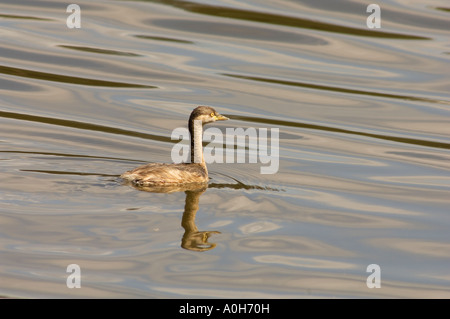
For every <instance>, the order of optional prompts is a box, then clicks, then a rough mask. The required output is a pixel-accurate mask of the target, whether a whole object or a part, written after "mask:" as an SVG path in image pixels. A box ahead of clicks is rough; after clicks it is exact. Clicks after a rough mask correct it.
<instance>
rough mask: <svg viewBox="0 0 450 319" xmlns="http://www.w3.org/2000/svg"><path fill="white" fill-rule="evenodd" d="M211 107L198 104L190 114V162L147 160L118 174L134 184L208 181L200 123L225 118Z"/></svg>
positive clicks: (162, 184) (175, 183)
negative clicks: (151, 161) (153, 161)
mask: <svg viewBox="0 0 450 319" xmlns="http://www.w3.org/2000/svg"><path fill="white" fill-rule="evenodd" d="M225 120H228V118H227V117H225V116H223V115H220V114H219V113H217V112H216V110H214V109H213V108H212V107H209V106H198V107H196V108H195V109H194V110H193V111H192V113H191V116H190V117H189V133H190V134H191V163H181V164H160V163H150V164H146V165H143V166H140V167H138V168H135V169H134V170H131V171H128V172H125V173H123V174H122V175H121V176H120V177H121V178H122V179H124V180H125V181H127V182H131V183H132V184H133V185H135V186H147V187H149V186H150V187H151V186H174V185H182V184H191V183H207V182H208V169H207V168H206V163H205V160H204V158H203V143H202V142H203V125H204V124H207V123H212V122H215V121H225Z"/></svg>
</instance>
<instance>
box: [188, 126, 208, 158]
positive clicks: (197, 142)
mask: <svg viewBox="0 0 450 319" xmlns="http://www.w3.org/2000/svg"><path fill="white" fill-rule="evenodd" d="M189 132H190V133H191V163H198V164H200V163H201V164H203V165H205V159H204V158H203V123H202V121H201V120H194V121H189Z"/></svg>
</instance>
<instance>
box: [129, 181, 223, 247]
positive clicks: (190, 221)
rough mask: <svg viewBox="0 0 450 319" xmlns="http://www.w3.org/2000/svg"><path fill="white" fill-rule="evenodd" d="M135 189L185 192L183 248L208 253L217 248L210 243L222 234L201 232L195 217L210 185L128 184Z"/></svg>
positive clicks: (158, 191) (182, 222) (182, 221)
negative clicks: (212, 236)
mask: <svg viewBox="0 0 450 319" xmlns="http://www.w3.org/2000/svg"><path fill="white" fill-rule="evenodd" d="M127 184H129V185H130V186H132V187H133V188H136V189H138V190H141V191H146V192H151V193H174V192H181V191H184V193H185V194H186V200H185V205H184V213H183V217H182V219H181V226H182V227H183V228H184V234H183V238H182V239H181V247H182V248H184V249H187V250H192V251H207V250H211V249H214V248H215V247H216V244H215V243H210V242H208V239H209V238H210V237H211V235H213V234H220V232H219V231H199V230H198V227H197V225H196V224H195V216H196V214H197V211H198V209H199V201H200V196H201V195H202V194H203V193H204V192H205V191H206V189H207V188H208V185H205V184H203V183H201V184H190V185H177V186H137V185H134V184H132V183H127Z"/></svg>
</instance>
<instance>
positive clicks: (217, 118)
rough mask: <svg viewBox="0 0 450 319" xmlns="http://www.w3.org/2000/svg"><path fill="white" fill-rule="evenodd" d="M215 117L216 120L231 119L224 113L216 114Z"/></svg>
mask: <svg viewBox="0 0 450 319" xmlns="http://www.w3.org/2000/svg"><path fill="white" fill-rule="evenodd" d="M215 119H216V121H226V120H229V118H228V117H226V116H223V115H220V114H216V116H215Z"/></svg>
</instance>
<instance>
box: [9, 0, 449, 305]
mask: <svg viewBox="0 0 450 319" xmlns="http://www.w3.org/2000/svg"><path fill="white" fill-rule="evenodd" d="M77 4H79V5H80V7H81V28H80V29H69V28H67V26H66V19H67V17H68V15H69V13H66V4H62V3H61V2H59V1H15V0H14V1H13V0H7V1H2V4H1V6H0V33H1V38H2V41H1V43H0V57H1V58H0V96H1V98H0V179H1V181H2V182H1V183H0V225H1V228H0V229H1V232H0V295H1V296H6V297H25V298H27V297H30V298H42V297H48V298H54V297H59V298H61V297H62V298H74V297H87V298H96V297H103V298H112V297H121V298H123V297H138V298H185V297H189V298H309V297H338V298H360V297H364V298H365V297H368V298H385V297H388V298H392V297H393V298H449V297H450V272H449V269H450V268H449V266H450V232H449V228H450V211H449V207H450V197H449V190H450V139H449V136H450V125H449V124H450V94H449V87H450V76H449V72H448V70H449V62H450V49H449V46H448V45H449V35H450V33H449V27H450V16H449V9H450V7H449V5H448V3H447V1H443V0H442V1H432V2H429V1H422V2H420V1H419V2H417V1H416V2H414V4H406V3H404V2H403V1H390V2H389V3H385V4H380V6H381V10H382V11H381V17H382V28H381V29H369V28H367V26H366V18H367V16H368V15H369V13H366V6H367V4H366V3H365V2H363V1H339V2H336V1H276V2H273V1H251V0H247V1H240V2H236V1H227V0H224V1H176V0H161V1H77ZM197 105H211V106H213V107H215V108H216V109H217V110H218V111H219V112H220V113H222V114H224V115H225V116H227V117H229V118H230V121H226V122H220V123H217V125H215V127H217V128H219V129H220V130H221V131H222V132H224V133H225V132H226V128H249V127H253V128H257V129H259V128H267V129H271V128H278V129H279V132H280V134H279V137H280V139H279V154H280V163H279V170H278V172H277V173H275V174H269V175H267V174H261V173H260V168H261V166H264V164H263V163H261V162H258V163H212V164H209V165H208V168H209V171H210V177H211V180H210V183H209V187H208V188H207V189H197V190H189V191H186V192H184V191H180V190H178V191H174V192H171V193H162V192H148V191H146V190H145V189H141V190H138V189H135V188H133V187H130V186H128V185H123V184H122V183H121V181H120V180H119V179H118V176H119V175H120V174H121V173H122V172H124V171H126V170H129V169H131V168H134V167H136V166H138V165H141V164H144V163H147V162H171V157H170V152H171V149H172V147H173V146H174V145H175V143H177V142H178V141H174V140H171V138H170V137H171V133H172V131H173V130H174V129H175V128H178V127H186V125H187V118H188V116H189V113H190V112H191V110H192V109H193V108H194V107H195V106H197ZM249 151H250V150H249ZM70 264H77V265H79V266H80V269H81V288H80V289H69V288H67V285H66V279H67V277H68V275H69V274H68V273H67V272H66V269H67V266H68V265H70ZM371 264H377V265H379V266H380V268H381V288H372V289H370V288H368V287H367V285H366V280H367V277H368V276H369V275H370V273H368V272H367V271H366V270H367V266H368V265H371Z"/></svg>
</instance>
